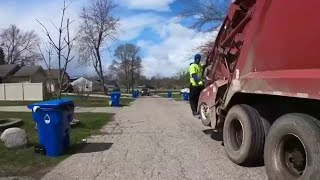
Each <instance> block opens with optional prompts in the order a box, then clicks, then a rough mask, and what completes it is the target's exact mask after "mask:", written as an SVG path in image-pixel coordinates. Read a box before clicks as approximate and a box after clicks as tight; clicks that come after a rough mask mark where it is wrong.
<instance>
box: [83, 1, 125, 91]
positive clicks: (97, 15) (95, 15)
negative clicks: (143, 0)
mask: <svg viewBox="0 0 320 180" xmlns="http://www.w3.org/2000/svg"><path fill="white" fill-rule="evenodd" d="M115 8H116V5H115V4H114V2H113V1H112V0H92V1H91V3H90V4H89V5H88V6H87V7H83V8H82V12H81V15H80V18H81V19H82V24H81V26H80V30H79V41H78V44H79V54H80V58H79V60H80V62H81V63H82V64H86V65H88V64H91V63H92V65H93V67H94V69H95V71H96V73H97V75H98V77H99V79H100V82H101V86H102V87H105V79H104V71H103V62H102V57H101V52H102V50H103V49H104V47H105V45H106V42H107V40H114V39H115V35H116V32H117V26H118V22H119V19H117V18H115V17H113V15H112V13H113V11H114V9H115ZM103 90H104V92H105V93H106V91H107V90H106V88H103Z"/></svg>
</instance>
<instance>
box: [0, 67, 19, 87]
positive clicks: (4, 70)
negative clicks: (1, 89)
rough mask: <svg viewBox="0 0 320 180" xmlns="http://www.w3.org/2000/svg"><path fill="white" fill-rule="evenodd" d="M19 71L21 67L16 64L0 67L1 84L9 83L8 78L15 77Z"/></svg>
mask: <svg viewBox="0 0 320 180" xmlns="http://www.w3.org/2000/svg"><path fill="white" fill-rule="evenodd" d="M18 69H19V66H18V65H16V64H5V65H0V84H1V83H6V82H8V78H10V76H11V75H13V74H14V73H15V72H16V71H17V70H18Z"/></svg>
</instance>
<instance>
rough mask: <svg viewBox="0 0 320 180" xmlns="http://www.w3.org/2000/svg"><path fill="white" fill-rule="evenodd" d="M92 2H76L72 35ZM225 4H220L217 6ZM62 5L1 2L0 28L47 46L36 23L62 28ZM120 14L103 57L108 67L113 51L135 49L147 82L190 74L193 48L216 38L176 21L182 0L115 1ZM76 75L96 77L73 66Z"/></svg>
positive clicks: (41, 0)
mask: <svg viewBox="0 0 320 180" xmlns="http://www.w3.org/2000/svg"><path fill="white" fill-rule="evenodd" d="M89 1H90V0H73V1H72V4H71V6H70V8H69V10H68V14H67V15H68V17H70V18H71V19H74V20H75V21H76V22H75V23H74V27H73V31H74V33H75V32H76V29H77V26H78V24H77V23H79V17H78V15H79V12H80V9H81V7H82V6H83V5H85V4H86V3H88V2H89ZM217 1H222V0H217ZM62 2H63V0H54V1H51V0H10V1H8V0H0V24H1V27H0V28H6V27H7V26H9V25H10V24H16V25H17V26H18V27H19V28H21V29H23V30H25V31H27V30H28V31H29V30H35V31H36V32H37V33H38V34H39V35H40V37H41V38H42V39H44V40H45V36H44V33H43V32H42V31H41V27H40V26H39V24H38V23H37V22H36V20H35V19H36V18H37V19H39V20H41V21H42V22H43V23H44V24H46V25H48V27H49V29H50V31H52V32H54V27H53V26H51V23H50V20H52V21H53V22H59V16H60V14H58V15H57V12H58V13H60V11H59V10H60V8H61V6H62ZM115 2H116V3H117V4H118V8H117V9H116V11H115V13H114V15H115V16H116V17H119V18H120V26H119V33H118V37H117V38H118V40H117V41H115V42H109V43H108V47H109V50H107V49H106V50H105V51H104V53H103V59H104V64H105V65H104V66H105V69H107V66H108V65H109V64H110V63H111V61H112V60H113V59H114V57H113V52H112V51H113V50H114V49H115V48H116V46H117V45H119V44H122V43H127V42H129V43H134V44H137V45H138V46H139V47H140V48H141V54H140V55H141V56H142V60H143V73H144V74H145V75H147V76H153V75H161V76H172V75H175V74H176V73H177V72H179V71H181V70H184V69H186V68H187V66H188V64H189V62H191V61H192V60H191V58H190V57H192V55H193V54H195V53H197V51H196V50H195V48H196V47H197V46H198V45H199V44H201V43H203V42H205V41H206V40H209V39H214V38H215V36H216V32H211V33H202V32H196V31H195V30H193V29H189V28H188V27H189V25H190V24H189V23H188V21H184V22H181V20H180V19H179V18H178V17H177V14H178V12H179V8H180V6H179V0H116V1H115ZM68 71H69V73H70V74H72V75H77V76H81V75H93V74H94V71H93V69H92V68H91V67H78V66H77V65H76V62H74V63H73V64H72V65H71V66H70V68H69V69H68Z"/></svg>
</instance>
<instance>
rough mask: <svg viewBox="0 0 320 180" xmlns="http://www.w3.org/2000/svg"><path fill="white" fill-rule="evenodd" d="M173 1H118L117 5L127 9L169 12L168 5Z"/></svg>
mask: <svg viewBox="0 0 320 180" xmlns="http://www.w3.org/2000/svg"><path fill="white" fill-rule="evenodd" d="M174 1H175V0H119V3H120V4H121V5H123V6H126V7H128V8H129V9H138V10H155V11H169V10H170V4H171V3H173V2H174Z"/></svg>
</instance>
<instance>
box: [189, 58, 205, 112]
mask: <svg viewBox="0 0 320 180" xmlns="http://www.w3.org/2000/svg"><path fill="white" fill-rule="evenodd" d="M200 61H201V55H200V54H196V55H195V56H194V63H191V64H190V67H189V73H190V95H189V101H190V106H191V110H192V114H193V115H194V116H196V115H198V112H197V106H198V101H199V96H200V93H201V91H202V89H203V88H204V81H203V78H202V73H203V67H202V65H201V64H200Z"/></svg>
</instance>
